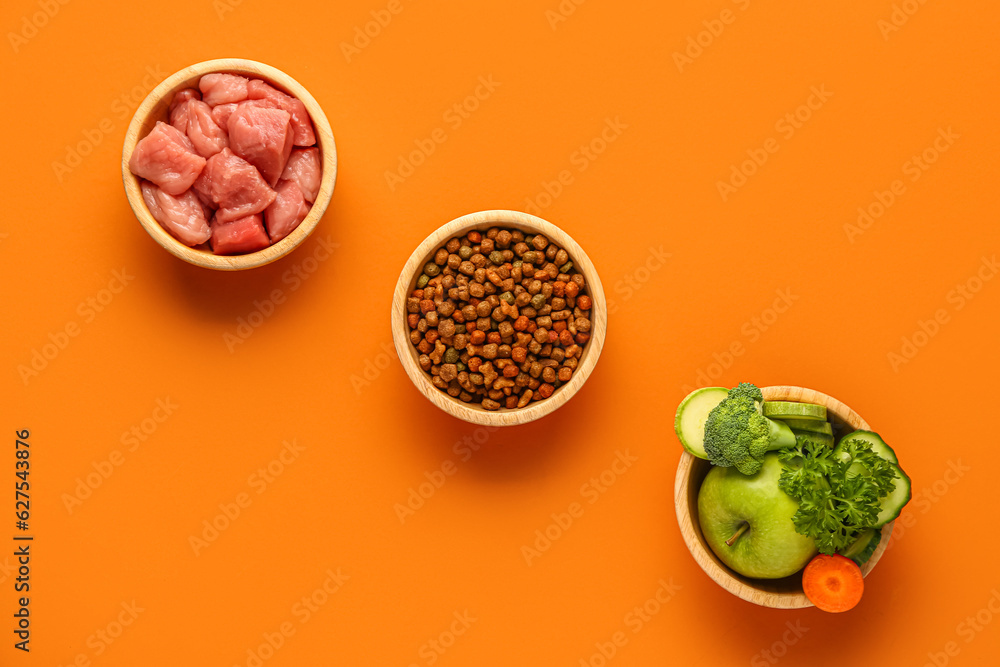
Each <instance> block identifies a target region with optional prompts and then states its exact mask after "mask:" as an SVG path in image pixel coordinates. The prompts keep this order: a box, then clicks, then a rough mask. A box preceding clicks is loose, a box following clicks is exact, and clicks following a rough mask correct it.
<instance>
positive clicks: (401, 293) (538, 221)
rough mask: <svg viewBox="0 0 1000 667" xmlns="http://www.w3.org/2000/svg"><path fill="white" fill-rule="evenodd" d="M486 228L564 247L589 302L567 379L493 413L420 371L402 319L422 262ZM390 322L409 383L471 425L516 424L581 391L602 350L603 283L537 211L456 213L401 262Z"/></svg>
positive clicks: (539, 415) (583, 257)
mask: <svg viewBox="0 0 1000 667" xmlns="http://www.w3.org/2000/svg"><path fill="white" fill-rule="evenodd" d="M489 227H507V228H515V229H520V230H522V231H530V232H532V233H534V234H543V235H545V236H546V237H547V238H548V239H549V240H550V241H552V242H554V243H556V244H557V245H559V246H560V247H562V248H564V249H565V250H566V252H568V253H569V255H570V260H571V261H572V262H573V263H574V265H575V267H576V268H578V269H579V271H580V273H582V274H583V276H584V279H585V280H586V283H587V293H588V294H589V296H590V298H591V300H592V301H593V308H592V310H591V329H590V340H589V341H587V345H586V346H585V347H584V349H583V356H582V357H581V360H580V364H579V365H578V366H577V369H576V371H574V373H573V377H572V378H571V379H570V381H569V382H568V383H567V384H565V385H563V386H561V387H559V388H558V389H556V391H555V392H554V393H553V394H552V396H550V397H549V398H547V399H545V400H542V401H538V402H535V403H532V404H530V405H529V406H527V407H525V408H520V409H513V410H507V409H500V410H497V411H494V412H491V411H489V410H486V409H485V408H483V407H482V406H479V405H470V404H468V403H463V402H462V401H460V400H459V399H457V398H452V397H451V396H449V395H448V394H446V393H445V392H443V391H441V390H440V389H438V388H437V387H435V386H434V385H433V384H431V381H430V378H429V376H428V375H427V373H425V372H424V371H423V370H421V368H420V366H419V364H418V362H417V358H418V355H417V351H416V348H414V347H413V345H412V344H411V343H410V339H409V336H408V332H409V328H408V326H407V325H406V320H405V315H406V298H407V295H408V294H409V293H410V291H412V290H413V289H414V287H415V286H416V281H417V277H418V276H419V272H420V269H421V267H423V265H424V264H425V263H426V262H428V261H429V260H430V258H431V257H432V256H433V253H434V252H435V251H436V250H437V249H438V248H440V247H441V246H443V245H444V244H445V243H446V242H447V241H448V239H450V238H452V237H454V236H462V235H463V234H466V233H468V232H469V231H471V230H474V229H483V230H485V229H487V228H489ZM391 323H392V339H393V343H394V344H395V347H396V354H397V355H398V356H399V361H400V363H401V364H402V365H403V369H404V370H405V371H406V374H407V375H408V376H409V377H410V380H411V381H412V382H413V384H414V386H416V388H417V389H418V390H419V391H420V393H421V394H423V395H424V396H425V397H426V398H427V399H428V400H429V401H430V402H431V403H433V404H434V405H436V406H437V407H439V408H441V409H442V410H444V411H445V412H447V413H448V414H450V415H452V416H453V417H457V418H459V419H463V420H465V421H467V422H470V423H473V424H481V425H484V426H516V425H520V424H527V423H528V422H531V421H534V420H536V419H540V418H542V417H544V416H545V415H548V414H550V413H552V412H554V411H555V410H557V409H559V408H560V407H562V406H563V405H565V404H566V402H567V401H569V399H570V398H572V397H573V396H574V395H575V394H576V392H577V391H579V390H580V388H581V387H582V386H583V384H584V383H585V382H586V381H587V378H589V377H590V374H591V373H592V372H593V370H594V367H595V366H596V365H597V360H598V359H599V358H600V356H601V349H602V348H603V347H604V339H605V334H606V330H607V303H606V302H605V299H604V287H603V285H602V284H601V279H600V276H598V274H597V270H596V269H595V267H594V265H593V263H592V262H591V260H590V258H589V257H588V256H587V253H585V252H584V250H583V248H581V247H580V245H579V244H578V243H577V242H576V241H575V240H574V239H573V238H572V237H571V236H570V235H569V234H567V233H566V232H564V231H563V230H562V229H560V228H559V227H557V226H556V225H554V224H552V223H551V222H548V221H547V220H543V219H542V218H539V217H537V216H534V215H530V214H528V213H522V212H520V211H509V210H501V209H497V210H489V211H479V212H476V213H469V214H466V215H463V216H461V217H458V218H455V219H454V220H452V221H451V222H448V223H445V224H444V225H441V226H440V227H438V228H437V229H436V230H434V231H433V232H431V234H430V235H429V236H427V238H425V239H424V240H423V241H422V242H421V243H420V245H418V246H417V248H416V249H415V250H414V251H413V253H412V254H411V255H410V257H409V259H408V260H407V261H406V264H404V266H403V270H402V271H401V272H400V274H399V280H398V281H397V282H396V289H395V291H394V293H393V297H392V317H391Z"/></svg>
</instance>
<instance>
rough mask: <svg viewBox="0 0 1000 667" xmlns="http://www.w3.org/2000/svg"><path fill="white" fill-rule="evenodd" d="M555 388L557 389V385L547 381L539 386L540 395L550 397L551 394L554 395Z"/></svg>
mask: <svg viewBox="0 0 1000 667" xmlns="http://www.w3.org/2000/svg"><path fill="white" fill-rule="evenodd" d="M555 390H556V388H555V387H553V386H552V385H550V384H549V383H548V382H546V383H544V384H542V385H541V386H540V387H539V388H538V395H539V396H541V397H542V398H548V397H549V396H551V395H552V392H554V391H555Z"/></svg>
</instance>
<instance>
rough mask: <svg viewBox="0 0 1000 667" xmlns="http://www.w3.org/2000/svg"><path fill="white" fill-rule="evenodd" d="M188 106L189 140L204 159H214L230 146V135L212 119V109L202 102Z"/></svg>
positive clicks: (194, 101) (190, 103)
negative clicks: (213, 157)
mask: <svg viewBox="0 0 1000 667" xmlns="http://www.w3.org/2000/svg"><path fill="white" fill-rule="evenodd" d="M187 105H188V126H187V134H188V139H190V140H191V143H192V144H194V149H195V150H196V151H198V154H199V155H201V156H202V157H206V158H209V157H212V156H213V155H215V154H216V153H218V152H219V151H221V150H222V149H223V148H225V147H226V146H228V145H229V135H228V134H227V133H226V130H225V129H224V128H221V127H219V126H218V125H217V124H216V122H215V120H214V119H213V118H212V108H211V107H210V106H208V105H207V104H205V103H204V102H202V101H200V100H191V101H190V102H188V103H187Z"/></svg>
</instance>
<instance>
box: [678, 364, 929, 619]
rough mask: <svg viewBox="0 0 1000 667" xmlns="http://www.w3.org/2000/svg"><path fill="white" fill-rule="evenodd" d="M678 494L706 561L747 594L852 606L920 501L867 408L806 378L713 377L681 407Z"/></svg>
mask: <svg viewBox="0 0 1000 667" xmlns="http://www.w3.org/2000/svg"><path fill="white" fill-rule="evenodd" d="M674 426H675V430H676V432H677V436H678V439H679V440H680V442H681V445H682V446H683V447H684V450H685V451H684V454H683V455H682V456H681V460H680V463H679V464H678V466H677V476H676V479H675V484H674V504H675V508H676V511H677V520H678V523H679V525H680V529H681V535H682V536H683V538H684V541H685V543H686V544H687V547H688V549H689V550H690V552H691V554H692V556H693V557H694V559H695V561H696V562H697V563H698V565H699V566H700V567H701V568H702V569H703V570H704V571H705V573H706V574H708V576H709V577H711V578H712V579H713V580H714V581H715V582H716V583H718V584H719V585H720V586H722V587H723V588H725V589H726V590H728V591H729V592H730V593H732V594H734V595H736V596H737V597H739V598H741V599H744V600H747V601H749V602H753V603H755V604H758V605H761V606H764V607H771V608H777V609H800V608H803V607H810V606H814V605H815V606H817V607H819V608H821V609H824V610H826V611H831V612H839V611H847V610H848V609H850V608H852V607H853V606H854V605H856V604H857V602H858V601H859V600H860V597H861V593H862V591H863V589H864V577H865V576H867V574H868V573H869V572H871V571H872V569H874V567H875V565H876V564H877V563H878V561H879V559H880V558H881V557H882V554H883V553H884V551H885V549H886V547H887V546H888V542H889V536H890V535H891V533H892V526H893V521H894V519H895V518H896V517H897V516H898V515H899V513H900V511H902V508H903V506H904V505H906V503H907V502H908V501H909V499H910V480H909V478H908V477H907V475H906V473H905V472H904V471H903V469H902V468H901V467H900V466H899V461H898V458H897V456H896V453H895V452H894V451H893V449H892V448H891V447H889V446H888V445H887V444H886V443H885V441H884V440H883V439H882V438H881V437H880V436H879V435H878V434H877V433H875V432H873V431H872V430H871V427H870V425H869V424H868V422H866V421H865V420H864V419H863V418H862V417H861V416H860V415H859V414H858V413H857V412H855V411H854V410H853V409H851V408H850V407H849V406H847V405H846V404H844V403H842V402H841V401H839V400H837V399H835V398H833V397H831V396H828V395H826V394H823V393H821V392H818V391H815V390H813V389H806V388H803V387H792V386H775V387H763V388H760V389H758V388H757V387H756V386H754V385H752V384H748V383H744V384H741V385H739V386H738V387H736V388H734V389H732V390H728V389H725V388H721V387H707V388H703V389H698V390H696V391H694V392H692V393H691V394H689V395H688V396H687V397H686V398H685V399H684V400H683V401H682V402H681V404H680V406H679V407H678V409H677V416H676V419H675V423H674Z"/></svg>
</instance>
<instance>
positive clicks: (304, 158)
mask: <svg viewBox="0 0 1000 667" xmlns="http://www.w3.org/2000/svg"><path fill="white" fill-rule="evenodd" d="M322 177H323V165H322V164H321V163H320V159H319V149H318V148H295V149H293V150H292V154H291V155H289V156H288V162H287V163H286V164H285V170H284V171H283V172H281V180H282V181H284V180H289V181H295V183H296V184H297V185H298V186H299V189H300V190H302V196H303V197H305V199H306V201H307V202H314V201H316V195H317V194H319V184H320V180H321V179H322Z"/></svg>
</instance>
